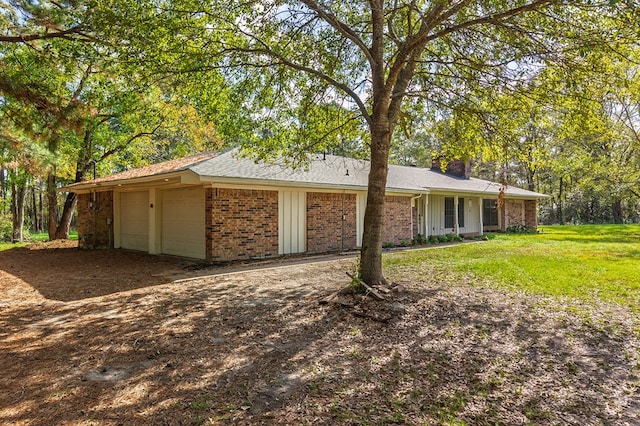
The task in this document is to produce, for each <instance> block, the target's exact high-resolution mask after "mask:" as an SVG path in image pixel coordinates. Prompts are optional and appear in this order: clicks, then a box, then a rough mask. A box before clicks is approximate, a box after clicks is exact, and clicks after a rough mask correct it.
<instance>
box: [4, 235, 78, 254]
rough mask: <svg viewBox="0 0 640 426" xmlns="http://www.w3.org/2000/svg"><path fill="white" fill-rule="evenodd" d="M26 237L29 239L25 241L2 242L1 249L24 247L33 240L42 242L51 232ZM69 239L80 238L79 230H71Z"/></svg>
mask: <svg viewBox="0 0 640 426" xmlns="http://www.w3.org/2000/svg"><path fill="white" fill-rule="evenodd" d="M25 237H26V238H25V239H26V240H28V241H25V242H23V243H5V242H0V251H3V250H10V249H12V248H17V247H24V246H26V245H28V244H31V243H33V242H42V241H49V234H48V233H46V232H40V233H36V234H29V235H28V236H26V235H25ZM69 239H70V240H77V239H78V231H71V232H69Z"/></svg>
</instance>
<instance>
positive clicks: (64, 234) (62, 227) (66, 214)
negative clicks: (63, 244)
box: [54, 192, 78, 240]
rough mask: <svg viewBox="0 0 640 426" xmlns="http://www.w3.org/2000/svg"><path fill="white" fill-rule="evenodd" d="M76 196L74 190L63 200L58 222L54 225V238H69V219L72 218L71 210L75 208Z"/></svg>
mask: <svg viewBox="0 0 640 426" xmlns="http://www.w3.org/2000/svg"><path fill="white" fill-rule="evenodd" d="M77 203H78V198H77V197H76V194H75V192H70V193H68V194H67V198H66V200H65V201H64V208H63V209H62V215H61V217H60V223H59V224H58V226H57V227H56V233H55V238H54V239H56V240H66V239H69V231H70V229H71V219H73V212H74V211H75V209H76V204H77Z"/></svg>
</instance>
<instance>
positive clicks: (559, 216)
mask: <svg viewBox="0 0 640 426" xmlns="http://www.w3.org/2000/svg"><path fill="white" fill-rule="evenodd" d="M562 188H563V185H562V176H560V185H559V191H558V210H557V213H558V223H560V225H564V212H563V211H562V195H563V194H562Z"/></svg>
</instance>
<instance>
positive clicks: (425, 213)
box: [422, 194, 429, 238]
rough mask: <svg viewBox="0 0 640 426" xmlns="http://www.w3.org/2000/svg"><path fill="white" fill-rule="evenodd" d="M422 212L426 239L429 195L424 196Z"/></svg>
mask: <svg viewBox="0 0 640 426" xmlns="http://www.w3.org/2000/svg"><path fill="white" fill-rule="evenodd" d="M423 206H424V212H423V215H422V217H423V222H424V234H422V235H424V237H425V238H427V237H428V236H429V213H428V212H429V194H424V203H423Z"/></svg>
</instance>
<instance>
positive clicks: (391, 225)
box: [382, 195, 412, 244]
mask: <svg viewBox="0 0 640 426" xmlns="http://www.w3.org/2000/svg"><path fill="white" fill-rule="evenodd" d="M411 214H412V213H411V197H400V196H389V195H388V196H387V197H386V199H385V205H384V231H383V233H382V241H383V242H390V243H393V244H400V243H401V242H402V241H410V240H411Z"/></svg>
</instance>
